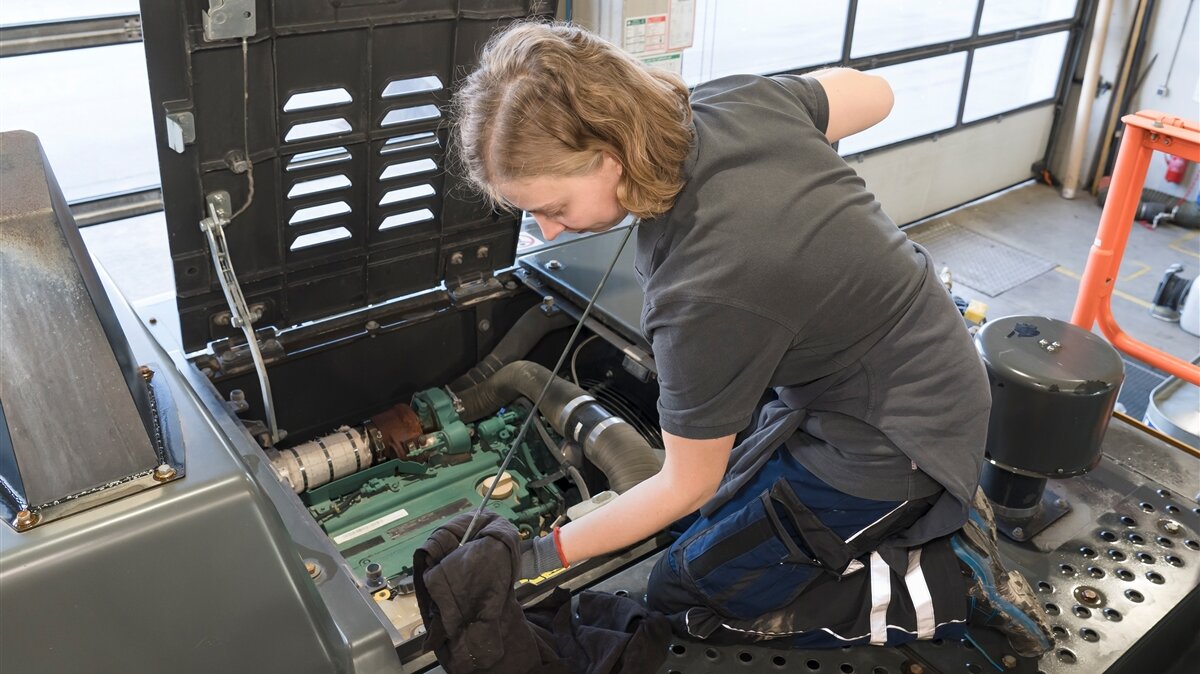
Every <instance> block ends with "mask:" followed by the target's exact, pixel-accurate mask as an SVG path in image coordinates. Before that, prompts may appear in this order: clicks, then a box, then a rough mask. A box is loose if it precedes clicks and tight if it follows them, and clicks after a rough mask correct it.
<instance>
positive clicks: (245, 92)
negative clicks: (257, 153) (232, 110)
mask: <svg viewBox="0 0 1200 674" xmlns="http://www.w3.org/2000/svg"><path fill="white" fill-rule="evenodd" d="M249 52H250V47H249V44H248V43H247V41H246V38H242V151H243V152H244V153H245V154H246V202H245V203H243V204H242V207H241V208H239V209H237V210H236V211H234V213H233V215H231V216H229V221H230V222H233V220H234V218H236V217H237V216H239V215H241V214H242V213H245V212H246V209H247V208H250V204H251V203H253V202H254V162H253V161H251V160H250V56H249Z"/></svg>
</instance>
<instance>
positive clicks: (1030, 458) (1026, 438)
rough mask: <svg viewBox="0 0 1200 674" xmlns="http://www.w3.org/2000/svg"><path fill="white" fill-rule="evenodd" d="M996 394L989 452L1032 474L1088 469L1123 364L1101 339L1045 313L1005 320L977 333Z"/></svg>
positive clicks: (1097, 454) (1097, 457)
mask: <svg viewBox="0 0 1200 674" xmlns="http://www.w3.org/2000/svg"><path fill="white" fill-rule="evenodd" d="M975 345H976V348H977V349H978V351H979V355H980V356H981V357H982V358H983V363H984V365H985V366H986V367H987V373H988V381H989V383H990V384H991V390H992V412H991V417H990V422H989V425H988V440H987V455H988V457H989V458H990V459H992V460H993V461H995V462H998V463H999V464H1000V465H1001V467H1004V468H1008V469H1015V472H1019V473H1022V474H1028V475H1031V476H1045V477H1069V476H1072V475H1079V474H1081V473H1085V472H1087V471H1089V470H1091V469H1092V468H1093V467H1094V466H1095V465H1096V463H1097V462H1098V461H1099V460H1100V446H1101V442H1102V441H1103V440H1104V433H1105V431H1106V430H1108V422H1109V420H1110V419H1111V418H1112V413H1113V407H1114V406H1115V405H1116V402H1117V393H1118V392H1119V391H1120V389H1121V383H1122V382H1123V381H1124V379H1125V364H1124V362H1123V361H1122V360H1121V357H1120V355H1119V354H1118V353H1117V351H1116V349H1114V348H1113V347H1112V345H1110V344H1109V343H1108V342H1106V341H1104V340H1103V339H1102V338H1100V337H1098V336H1096V335H1094V334H1092V333H1091V332H1089V331H1087V330H1084V329H1083V328H1080V327H1078V326H1075V325H1072V324H1070V323H1067V322H1064V321H1060V320H1057V319H1054V318H1049V317H1046V316H1007V317H1005V318H1000V319H997V320H994V321H989V322H988V323H987V324H986V325H984V326H983V328H982V329H981V330H980V331H979V332H978V333H977V334H976V335H975Z"/></svg>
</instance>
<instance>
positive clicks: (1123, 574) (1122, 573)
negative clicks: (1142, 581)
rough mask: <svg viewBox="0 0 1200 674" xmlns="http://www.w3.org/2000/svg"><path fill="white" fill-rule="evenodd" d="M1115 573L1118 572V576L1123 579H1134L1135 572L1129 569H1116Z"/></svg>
mask: <svg viewBox="0 0 1200 674" xmlns="http://www.w3.org/2000/svg"><path fill="white" fill-rule="evenodd" d="M1113 573H1115V574H1117V578H1120V579H1121V580H1133V573H1132V572H1130V571H1129V570H1128V569H1117V570H1116V571H1113Z"/></svg>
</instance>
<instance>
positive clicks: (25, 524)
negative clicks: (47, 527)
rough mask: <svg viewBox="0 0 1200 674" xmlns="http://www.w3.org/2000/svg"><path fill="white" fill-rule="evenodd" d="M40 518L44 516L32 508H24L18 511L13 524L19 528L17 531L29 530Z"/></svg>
mask: <svg viewBox="0 0 1200 674" xmlns="http://www.w3.org/2000/svg"><path fill="white" fill-rule="evenodd" d="M40 519H42V518H41V516H40V515H38V514H37V513H35V512H33V511H31V510H22V511H20V512H18V513H17V517H16V519H14V520H13V526H15V527H16V528H17V531H28V530H29V529H32V528H33V527H34V526H35V525H36V524H37V523H38V520H40Z"/></svg>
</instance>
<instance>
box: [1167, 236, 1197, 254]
mask: <svg viewBox="0 0 1200 674" xmlns="http://www.w3.org/2000/svg"><path fill="white" fill-rule="evenodd" d="M1197 236H1200V231H1197V232H1191V233H1189V234H1184V235H1183V236H1181V237H1179V238H1178V239H1175V240H1174V241H1172V242H1171V243H1170V245H1168V246H1167V247H1168V248H1170V249H1171V250H1177V251H1179V252H1180V253H1183V254H1184V255H1191V256H1192V257H1200V252H1196V250H1195V249H1196V248H1197V246H1193V247H1192V248H1184V247H1183V246H1182V245H1181V244H1183V243H1185V242H1188V241H1191V240H1192V239H1194V238H1196V237H1197Z"/></svg>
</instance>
